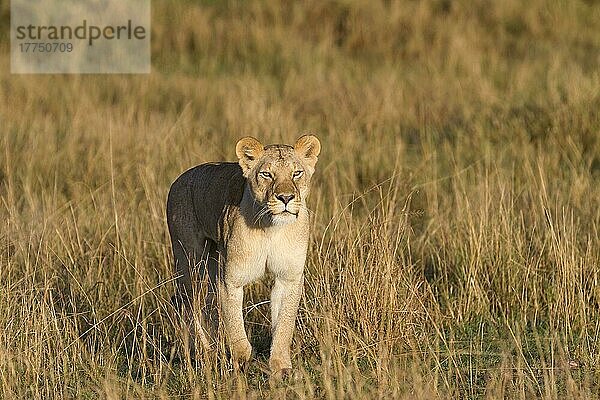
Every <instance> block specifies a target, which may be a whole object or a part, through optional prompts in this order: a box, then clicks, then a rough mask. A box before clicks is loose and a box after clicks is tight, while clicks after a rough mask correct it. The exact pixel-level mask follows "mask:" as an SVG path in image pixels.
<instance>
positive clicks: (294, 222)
mask: <svg viewBox="0 0 600 400" xmlns="http://www.w3.org/2000/svg"><path fill="white" fill-rule="evenodd" d="M320 149H321V146H320V143H319V140H318V139H317V138H316V137H315V136H312V135H307V136H303V137H301V138H300V139H298V141H297V142H296V144H295V145H294V146H293V147H292V146H286V145H270V146H263V145H262V144H261V143H260V142H259V141H258V140H256V139H254V138H251V137H246V138H243V139H241V140H240V141H239V142H238V143H237V145H236V154H237V156H238V159H239V161H238V164H233V163H216V164H204V165H201V166H199V167H196V168H194V169H192V170H189V171H187V172H185V173H184V174H182V176H181V177H179V178H178V179H177V181H175V182H174V183H173V185H172V187H171V191H170V193H169V200H168V202H167V218H168V223H169V232H170V234H171V239H172V244H173V253H174V255H175V259H176V270H177V272H178V275H179V279H178V291H179V293H180V295H181V296H182V297H184V298H189V297H191V296H193V293H192V287H193V285H192V283H193V282H192V278H191V276H192V273H191V271H190V270H191V268H194V267H195V266H197V265H200V266H201V268H202V266H204V269H205V270H207V271H208V274H209V281H210V283H211V285H210V286H211V288H210V289H209V291H208V295H207V297H206V299H205V302H206V304H207V306H208V307H209V308H210V307H211V306H214V305H215V304H216V301H215V297H218V299H219V300H218V303H219V304H220V311H221V313H220V315H221V319H222V323H223V327H224V329H225V334H226V337H227V341H228V343H229V346H230V349H231V353H232V355H233V357H234V359H236V360H239V361H246V360H248V359H249V358H250V357H251V353H252V347H251V345H250V342H249V341H248V338H247V336H246V331H245V329H244V321H243V314H242V304H243V288H244V286H245V285H247V284H249V283H251V282H253V281H255V280H257V279H259V278H260V277H262V276H263V275H264V273H265V271H266V270H268V271H270V272H271V273H272V274H273V275H274V277H275V284H274V286H273V289H272V292H271V327H272V333H273V341H272V345H271V356H270V359H269V365H270V368H271V370H272V372H273V373H274V374H275V375H277V376H278V375H281V374H282V373H285V372H286V371H288V370H289V369H291V366H292V364H291V358H290V345H291V340H292V335H293V332H294V325H295V319H296V314H297V310H298V304H299V301H300V297H301V295H302V286H303V271H304V263H305V260H306V251H307V246H308V239H309V215H308V209H307V208H306V197H307V196H308V193H309V187H310V179H311V177H312V175H313V173H314V167H315V164H316V162H317V157H318V155H319V152H320ZM217 260H219V262H217ZM185 304H187V307H188V309H189V307H190V304H191V302H189V301H188V302H186V303H185ZM187 314H188V315H191V314H192V313H190V312H188V313H187ZM206 315H212V314H210V312H209V313H207V314H206ZM208 318H214V317H208ZM213 322H214V321H213ZM187 325H188V326H189V327H190V333H191V334H193V331H194V329H193V328H192V327H191V326H192V325H193V324H192V323H191V322H189V323H188V324H187ZM203 342H206V340H203Z"/></svg>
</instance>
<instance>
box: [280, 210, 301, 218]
mask: <svg viewBox="0 0 600 400" xmlns="http://www.w3.org/2000/svg"><path fill="white" fill-rule="evenodd" d="M286 214H289V215H294V216H296V217H297V216H298V213H297V212H291V211H290V210H283V211H282V212H280V213H279V215H286Z"/></svg>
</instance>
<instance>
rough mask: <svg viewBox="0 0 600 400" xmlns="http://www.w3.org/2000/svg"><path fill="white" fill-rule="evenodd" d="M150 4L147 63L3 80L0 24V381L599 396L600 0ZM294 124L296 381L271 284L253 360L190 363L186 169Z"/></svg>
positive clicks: (99, 393) (91, 394) (97, 392)
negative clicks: (174, 196) (168, 220)
mask: <svg viewBox="0 0 600 400" xmlns="http://www.w3.org/2000/svg"><path fill="white" fill-rule="evenodd" d="M153 7H154V10H153V15H154V19H153V73H152V74H151V75H149V76H118V75H113V76H16V75H10V74H9V58H8V56H7V54H8V43H7V40H6V36H3V37H1V38H0V50H1V51H2V54H3V56H2V57H1V58H0V72H1V75H0V129H1V131H2V132H1V136H0V221H1V222H0V223H1V224H2V228H1V231H0V235H1V236H0V398H6V399H9V398H99V397H100V398H105V397H106V398H156V397H159V398H167V397H169V396H178V395H184V396H186V397H187V396H190V397H192V398H236V397H239V398H244V397H249V398H269V397H290V398H335V399H338V398H363V397H364V398H423V399H431V398H438V397H439V398H459V397H461V398H490V399H497V398H532V397H543V398H547V399H559V398H578V397H579V398H591V397H598V396H600V384H599V383H598V382H600V379H599V378H600V348H599V340H600V338H599V335H600V308H599V306H600V289H599V286H598V280H599V278H600V276H599V261H600V239H599V237H600V232H599V228H600V207H599V206H600V113H599V112H598V110H599V109H600V94H599V93H600V73H599V71H600V68H599V66H600V24H598V21H600V5H599V4H598V2H595V1H587V2H584V1H578V0H574V1H565V0H563V1H541V0H533V1H529V2H521V1H517V0H509V1H504V2H492V1H480V2H470V1H466V0H464V1H462V0H458V1H448V0H437V1H423V2H416V1H385V2H383V1H382V2H369V3H367V2H364V3H363V2H355V1H336V2H329V1H327V2H322V1H316V0H309V1H306V2H300V3H296V2H288V1H284V2H280V3H278V2H266V1H259V0H253V1H250V2H243V3H242V2H235V1H228V2H223V3H221V2H208V1H204V2H203V4H197V3H195V2H191V1H190V2H188V1H181V2H167V1H166V0H156V1H154V2H153ZM0 20H1V21H2V23H3V24H4V23H5V22H8V5H7V3H6V2H3V3H1V4H0ZM303 131H313V132H316V133H317V134H318V135H319V136H320V138H321V140H322V144H323V153H322V157H320V161H319V165H318V167H319V168H318V173H317V175H316V177H315V182H314V186H315V187H314V190H313V194H312V198H311V201H310V204H311V208H312V209H313V210H314V211H315V216H314V220H313V231H314V238H313V242H312V244H311V247H310V253H309V259H308V265H307V274H306V294H305V296H304V300H303V303H302V308H301V315H300V318H299V321H298V323H297V328H298V329H297V334H296V336H295V341H294V347H293V349H294V363H295V366H296V368H297V370H298V375H299V377H298V380H297V381H295V382H287V383H284V384H281V385H279V386H273V385H269V383H268V375H267V373H266V357H267V354H266V353H267V352H268V346H269V340H270V338H269V334H268V320H267V319H266V315H268V304H266V303H264V300H266V299H267V298H268V290H269V285H268V282H263V283H257V284H255V285H253V286H252V287H250V288H249V289H248V291H247V306H248V308H247V321H248V322H247V326H248V329H249V333H250V335H251V341H252V342H253V343H254V344H255V346H256V348H257V350H258V356H257V359H256V360H255V361H254V363H253V364H252V366H251V367H250V369H249V371H248V372H247V373H246V374H245V375H237V376H236V375H235V374H234V373H232V372H231V370H230V369H229V366H228V364H227V361H226V360H225V357H224V356H223V355H222V354H221V355H220V356H219V357H216V358H210V357H209V359H208V360H206V362H204V363H200V364H199V365H190V364H189V363H187V362H186V361H181V360H180V359H179V357H178V355H177V354H178V353H177V352H172V344H173V343H176V342H177V341H176V337H175V335H174V329H173V324H172V320H171V319H172V315H173V312H172V311H173V310H171V306H170V303H169V297H170V295H171V294H172V291H173V284H172V279H173V271H172V268H171V263H172V256H171V253H170V248H169V245H168V244H169V241H168V236H167V232H166V224H165V218H164V203H165V197H166V193H167V190H168V188H169V184H170V182H171V181H173V180H174V179H175V177H176V176H177V175H178V174H179V173H180V172H181V171H183V170H184V169H186V168H188V167H190V166H193V165H195V164H199V163H202V162H205V161H210V160H220V159H227V160H231V159H233V158H234V151H233V149H234V144H235V141H236V140H237V139H238V138H239V137H240V136H243V135H255V136H257V137H259V138H261V139H264V140H265V141H266V142H291V141H293V140H294V139H295V138H296V137H297V136H298V134H299V133H300V132H303Z"/></svg>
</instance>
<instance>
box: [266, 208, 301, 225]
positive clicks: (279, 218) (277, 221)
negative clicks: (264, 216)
mask: <svg viewBox="0 0 600 400" xmlns="http://www.w3.org/2000/svg"><path fill="white" fill-rule="evenodd" d="M297 218H298V214H294V213H291V212H289V211H283V212H280V213H279V214H273V215H272V216H271V223H272V224H273V225H274V226H281V225H287V224H291V223H292V222H295V221H296V219H297Z"/></svg>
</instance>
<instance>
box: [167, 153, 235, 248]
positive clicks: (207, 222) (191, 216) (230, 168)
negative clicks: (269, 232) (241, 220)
mask: <svg viewBox="0 0 600 400" xmlns="http://www.w3.org/2000/svg"><path fill="white" fill-rule="evenodd" d="M244 185H245V178H244V176H243V174H242V169H241V167H240V166H239V164H238V163H232V162H218V163H206V164H201V165H198V166H196V167H193V168H191V169H189V170H187V171H185V172H184V173H182V174H181V175H180V176H179V177H178V178H177V179H176V180H175V181H174V182H173V184H172V185H171V188H170V190H169V195H168V198H167V222H168V225H169V230H170V231H171V232H172V233H173V231H184V232H188V233H191V232H192V231H198V230H199V231H200V232H198V233H203V234H204V235H205V236H207V237H209V238H211V239H213V240H215V241H216V240H217V239H218V238H217V234H218V230H219V224H220V222H221V221H220V218H221V216H222V215H223V211H224V210H225V208H226V207H228V206H237V205H239V203H240V202H241V199H242V195H243V191H244ZM192 228H194V229H192Z"/></svg>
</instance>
